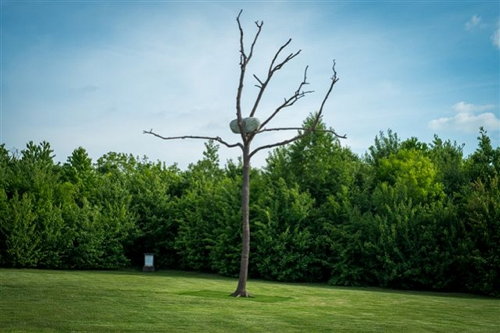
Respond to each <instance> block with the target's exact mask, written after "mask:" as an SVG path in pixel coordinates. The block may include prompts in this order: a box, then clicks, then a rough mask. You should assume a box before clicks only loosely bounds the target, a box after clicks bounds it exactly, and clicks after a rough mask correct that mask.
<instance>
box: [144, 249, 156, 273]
mask: <svg viewBox="0 0 500 333" xmlns="http://www.w3.org/2000/svg"><path fill="white" fill-rule="evenodd" d="M154 270H155V266H154V254H153V253H144V267H143V268H142V271H143V272H154Z"/></svg>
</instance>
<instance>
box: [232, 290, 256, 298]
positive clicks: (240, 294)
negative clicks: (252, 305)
mask: <svg viewBox="0 0 500 333" xmlns="http://www.w3.org/2000/svg"><path fill="white" fill-rule="evenodd" d="M229 296H232V297H253V296H252V295H250V293H249V292H247V291H246V290H242V291H240V290H236V291H235V292H234V293H232V294H231V295H229Z"/></svg>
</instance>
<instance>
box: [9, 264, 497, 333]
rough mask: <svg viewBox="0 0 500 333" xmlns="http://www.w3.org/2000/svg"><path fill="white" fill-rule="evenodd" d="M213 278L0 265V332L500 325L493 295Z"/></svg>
mask: <svg viewBox="0 0 500 333" xmlns="http://www.w3.org/2000/svg"><path fill="white" fill-rule="evenodd" d="M235 287H236V280H235V279H229V278H222V277H219V276H216V275H208V274H199V273H187V272H179V271H162V272H154V273H142V272H135V271H127V272H123V271H121V272H106V271H104V272H100V271H98V272H94V271H49V270H17V269H0V331H1V332H24V331H28V332H70V331H77V332H141V331H149V332H270V331H273V332H332V331H335V332H382V331H383V332H403V331H405V332H500V319H499V318H500V300H499V299H494V298H485V297H479V296H473V295H467V294H448V293H423V292H405V291H391V290H383V289H375V288H337V287H328V286H325V285H319V284H318V285H315V284H282V283H274V282H265V281H250V282H249V290H250V292H251V293H253V295H254V296H255V297H254V298H246V299H245V298H237V299H235V298H232V297H229V294H230V293H231V292H232V291H233V289H234V288H235Z"/></svg>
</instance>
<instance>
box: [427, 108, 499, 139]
mask: <svg viewBox="0 0 500 333" xmlns="http://www.w3.org/2000/svg"><path fill="white" fill-rule="evenodd" d="M452 108H453V110H455V111H456V112H457V114H456V115H455V116H453V117H442V118H438V119H434V120H431V121H430V122H429V127H430V128H431V129H433V130H456V131H460V132H468V133H472V132H475V131H477V130H478V128H479V127H481V126H483V127H484V128H486V129H487V130H490V131H498V130H500V119H499V118H498V117H497V116H496V115H495V114H494V113H492V112H484V111H488V110H493V109H495V108H496V106H495V105H492V104H484V105H475V104H470V103H466V102H458V103H456V104H455V105H453V107H452Z"/></svg>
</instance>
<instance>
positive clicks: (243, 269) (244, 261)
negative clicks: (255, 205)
mask: <svg viewBox="0 0 500 333" xmlns="http://www.w3.org/2000/svg"><path fill="white" fill-rule="evenodd" d="M249 146H250V145H249V144H246V145H245V146H244V148H243V184H242V187H241V223H242V246H241V262H240V278H239V280H238V287H237V288H236V291H235V292H234V293H232V294H231V296H234V297H250V294H249V293H248V292H247V279H248V260H249V257H250V147H249Z"/></svg>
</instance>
